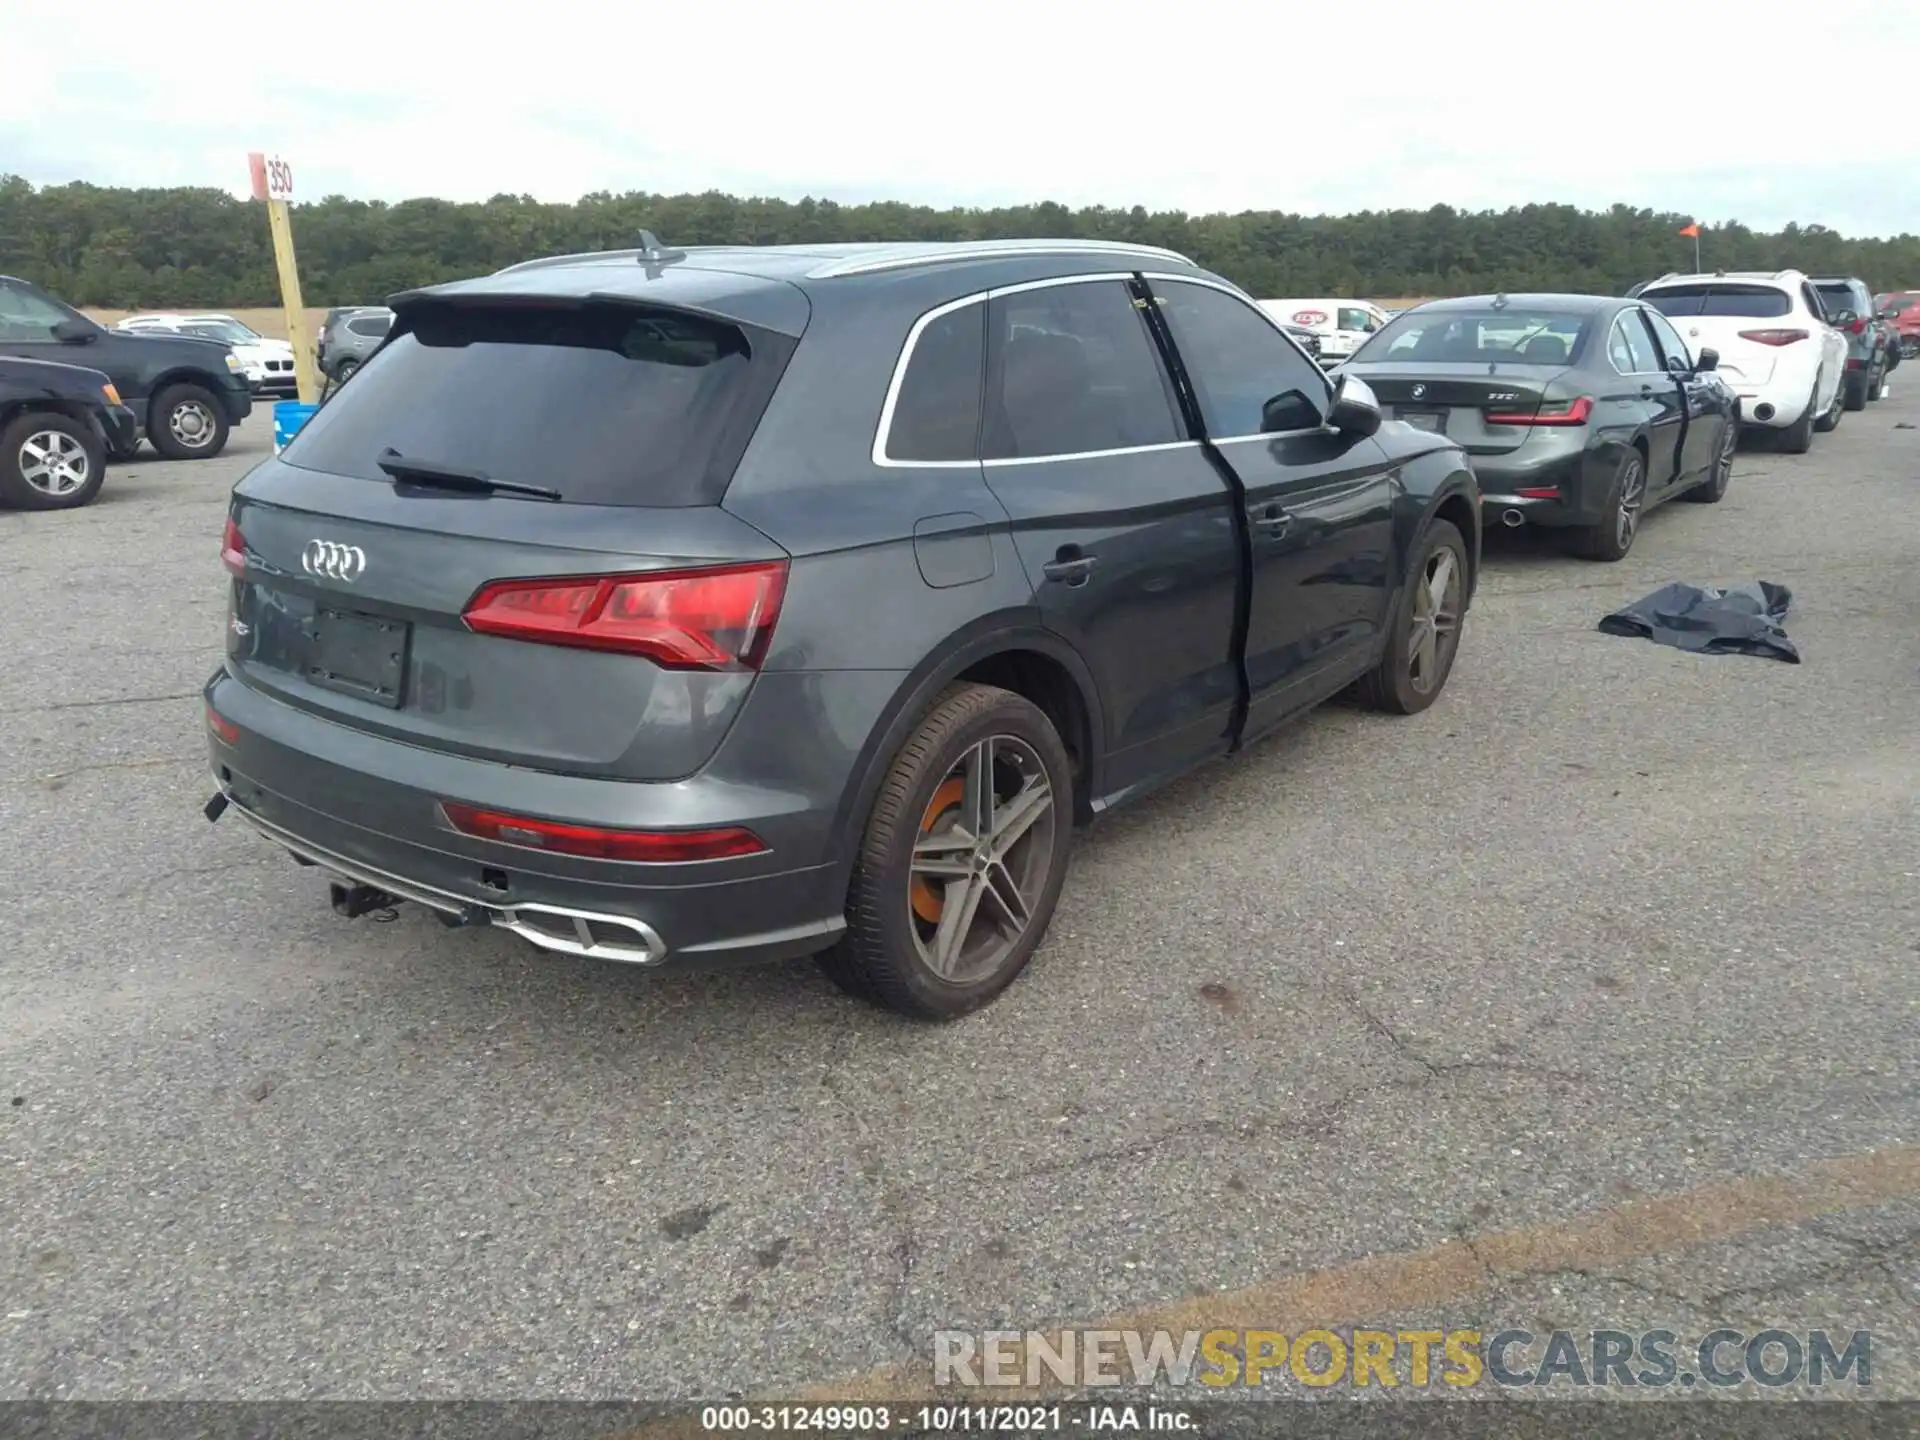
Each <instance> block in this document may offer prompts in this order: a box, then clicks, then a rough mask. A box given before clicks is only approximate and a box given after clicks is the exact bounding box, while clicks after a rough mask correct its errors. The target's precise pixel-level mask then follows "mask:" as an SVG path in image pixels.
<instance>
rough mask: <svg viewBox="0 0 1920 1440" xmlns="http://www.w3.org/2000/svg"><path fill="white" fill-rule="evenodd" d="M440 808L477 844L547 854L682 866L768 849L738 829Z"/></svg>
mask: <svg viewBox="0 0 1920 1440" xmlns="http://www.w3.org/2000/svg"><path fill="white" fill-rule="evenodd" d="M440 809H441V812H442V813H443V814H445V815H446V817H447V822H448V823H449V824H450V825H452V826H453V828H454V829H456V830H458V831H459V832H460V833H461V834H463V835H471V836H473V837H474V838H475V839H477V840H493V841H497V842H498V843H500V844H502V845H517V846H519V847H520V848H521V849H523V850H543V851H545V852H546V853H548V854H550V855H582V856H585V857H587V858H588V859H590V860H630V861H637V862H640V863H643V864H652V865H680V864H686V863H688V862H690V861H694V860H729V859H733V858H736V857H738V856H741V855H759V854H762V853H764V852H765V850H766V848H767V846H766V842H765V841H763V840H762V839H761V838H760V837H759V836H758V835H755V834H754V833H753V832H752V831H751V830H747V829H743V828H742V827H740V826H738V825H728V826H725V827H723V828H721V829H718V830H607V829H603V828H601V827H600V826H598V825H565V824H562V823H560V822H559V821H557V820H535V819H532V818H531V817H529V816H525V815H507V814H503V813H502V812H500V811H498V810H480V809H476V808H475V807H474V806H471V805H458V804H455V803H454V802H453V801H451V800H443V801H441V802H440Z"/></svg>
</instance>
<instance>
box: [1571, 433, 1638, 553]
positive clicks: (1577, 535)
mask: <svg viewBox="0 0 1920 1440" xmlns="http://www.w3.org/2000/svg"><path fill="white" fill-rule="evenodd" d="M1646 504H1647V462H1646V461H1645V459H1643V458H1642V457H1641V454H1640V452H1639V451H1638V450H1629V451H1628V452H1627V453H1626V455H1625V457H1624V458H1622V460H1621V461H1620V465H1619V468H1618V469H1616V470H1615V471H1614V472H1613V483H1612V484H1611V485H1609V486H1608V487H1607V498H1606V505H1605V509H1604V512H1603V513H1604V516H1605V518H1604V519H1602V520H1600V521H1599V522H1597V523H1596V524H1593V525H1589V526H1587V527H1586V528H1585V529H1582V530H1576V531H1574V532H1573V536H1572V540H1573V549H1574V552H1575V553H1576V554H1579V555H1584V556H1585V557H1586V558H1587V559H1589V560H1605V561H1609V562H1611V561H1614V560H1624V559H1626V558H1627V552H1628V551H1629V550H1631V549H1633V537H1634V536H1636V535H1638V534H1639V533H1640V516H1641V514H1642V513H1643V512H1644V511H1645V509H1646Z"/></svg>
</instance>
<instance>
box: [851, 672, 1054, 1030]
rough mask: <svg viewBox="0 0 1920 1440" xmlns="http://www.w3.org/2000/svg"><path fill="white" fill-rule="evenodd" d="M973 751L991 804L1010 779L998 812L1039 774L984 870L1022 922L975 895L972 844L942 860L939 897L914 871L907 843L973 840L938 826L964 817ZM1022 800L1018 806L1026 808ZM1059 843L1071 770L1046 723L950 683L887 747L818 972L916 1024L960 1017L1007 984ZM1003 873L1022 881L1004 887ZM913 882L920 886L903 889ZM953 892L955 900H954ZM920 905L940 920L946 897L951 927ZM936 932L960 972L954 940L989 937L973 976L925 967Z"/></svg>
mask: <svg viewBox="0 0 1920 1440" xmlns="http://www.w3.org/2000/svg"><path fill="white" fill-rule="evenodd" d="M983 747H985V750H986V755H987V759H986V763H985V764H984V766H981V767H979V768H980V769H981V770H983V771H984V772H985V773H987V774H990V775H994V776H995V777H996V783H995V785H994V787H993V789H994V804H995V805H996V806H997V805H999V804H1000V803H1002V802H1001V799H1000V797H999V794H998V792H999V790H1000V788H1001V787H1002V784H1004V783H1006V781H1007V780H1008V779H1011V780H1012V782H1013V785H1012V788H1013V793H1012V794H1011V795H1009V796H1008V797H1006V799H1007V802H1008V810H1007V811H1006V812H1003V813H1004V814H1005V815H1006V816H1008V817H1009V818H1012V817H1013V816H1014V815H1015V812H1018V811H1020V810H1021V808H1022V807H1021V806H1020V804H1019V803H1018V802H1019V801H1020V799H1021V797H1022V796H1032V795H1034V793H1035V779H1036V777H1043V778H1044V780H1045V782H1046V785H1047V787H1048V788H1047V793H1046V796H1045V799H1044V804H1045V805H1046V807H1047V808H1046V810H1045V811H1044V812H1043V813H1039V814H1037V815H1036V816H1035V818H1034V819H1033V820H1031V821H1030V822H1029V823H1028V824H1027V825H1026V826H1024V827H1021V828H1020V829H1019V830H1018V833H1017V834H1016V835H1015V837H1014V839H1013V840H1011V841H1010V842H1009V846H1010V848H1009V850H1008V851H1007V852H1006V856H1005V858H1006V860H1007V863H1006V864H1003V865H1001V866H1000V868H999V871H998V872H997V873H999V874H1000V875H1002V876H1004V877H1006V882H1007V883H1010V884H1015V897H1016V898H1017V899H1018V900H1019V901H1020V902H1021V905H1022V907H1023V908H1024V909H1025V911H1026V915H1027V919H1026V922H1025V925H1024V928H1021V927H1018V926H1010V923H1009V921H1008V920H1007V918H1006V917H1007V916H1008V915H1009V913H1010V911H1009V910H1008V909H1007V907H1006V906H1005V905H1004V904H1002V903H1001V902H1000V901H998V900H997V899H995V900H994V901H993V903H992V904H988V903H987V899H988V897H994V896H997V895H999V894H1000V893H1002V892H1001V890H1000V889H999V887H998V886H996V885H994V884H991V883H988V882H987V881H985V880H982V879H980V878H978V877H979V876H982V875H987V874H989V873H990V871H983V870H982V869H981V868H980V865H981V862H980V860H979V858H978V855H979V851H978V850H977V849H974V850H973V851H972V853H970V854H968V855H965V856H962V857H961V858H959V859H958V860H953V861H950V862H948V863H953V864H957V865H959V866H961V867H962V869H961V872H960V873H959V874H958V875H957V876H956V877H955V878H954V879H951V880H949V881H948V882H947V884H948V886H949V888H948V889H947V890H946V891H945V894H944V896H940V897H936V896H935V895H934V892H933V889H932V885H933V882H932V881H931V880H928V879H924V878H923V879H921V880H919V881H917V882H916V879H915V874H914V864H915V858H916V857H915V851H916V847H917V846H919V845H923V844H925V843H927V841H928V840H931V839H933V838H934V837H944V838H947V839H949V840H952V839H953V837H955V836H956V835H958V836H959V837H960V839H959V840H958V842H957V847H958V850H968V849H969V847H970V846H971V845H972V842H971V841H970V840H969V839H967V838H966V837H967V836H968V835H969V834H971V833H975V832H978V831H979V830H981V829H983V828H987V827H983V826H981V825H978V824H976V825H973V826H971V827H966V826H964V825H963V824H962V822H961V821H960V820H958V819H955V820H953V823H952V824H951V825H950V826H949V828H948V829H946V830H944V831H943V830H940V829H939V828H937V827H938V822H939V821H941V820H944V819H948V818H949V817H952V816H955V815H964V813H965V810H966V807H967V805H968V804H969V803H971V801H970V800H969V798H968V794H969V787H970V786H971V783H972V781H971V778H970V777H971V775H972V774H973V773H975V771H974V770H973V769H972V768H970V767H973V766H974V765H975V762H976V759H977V757H979V756H980V755H981V753H982V749H983ZM1015 762H1018V768H1015ZM1003 767H1004V768H1003ZM956 769H966V770H967V777H966V778H962V779H961V780H960V781H959V784H960V785H961V798H960V800H959V801H958V802H954V801H952V800H951V799H949V798H947V797H948V796H949V794H950V791H951V788H952V785H953V784H954V783H955V780H954V776H955V771H956ZM1033 803H1036V802H1033V801H1029V802H1028V805H1029V807H1030V806H1031V804H1033ZM943 807H951V808H943ZM1072 839H1073V767H1072V764H1071V762H1070V761H1069V760H1068V758H1067V750H1066V746H1065V745H1064V744H1062V743H1061V740H1060V736H1059V734H1058V733H1057V732H1056V731H1055V730H1054V728H1053V723H1052V722H1051V721H1050V720H1048V719H1047V717H1046V715H1045V714H1044V713H1043V712H1042V711H1041V710H1040V709H1039V707H1037V706H1035V705H1033V704H1032V703H1031V702H1029V701H1027V700H1026V699H1024V698H1022V697H1021V696H1019V695H1015V694H1013V693H1012V692H1011V691H1007V690H1000V689H996V688H994V687H992V686H989V685H964V684H963V685H953V686H949V687H948V688H947V689H946V690H945V691H943V692H942V693H941V695H940V697H939V698H938V699H937V700H935V701H934V704H933V708H932V709H931V710H929V711H928V712H927V715H926V717H925V718H924V719H923V720H922V721H921V722H920V725H919V728H918V729H916V730H915V731H914V733H913V735H912V737H911V738H910V739H909V740H908V741H907V742H906V744H905V745H903V746H902V747H901V748H900V753H899V754H898V755H896V756H895V757H894V761H893V765H892V767H891V769H889V771H888V772H887V777H886V779H885V780H883V781H882V782H881V785H880V793H879V795H878V796H877V797H876V798H875V800H874V803H873V811H872V814H871V815H870V816H869V818H868V820H867V828H866V833H865V834H864V835H863V836H862V838H861V842H860V852H859V854H858V856H857V857H856V858H855V860H854V866H853V880H852V883H851V885H850V886H849V887H848V892H847V930H846V934H845V935H843V936H842V937H841V939H840V941H839V943H838V944H836V945H835V946H834V947H833V949H831V950H829V951H827V952H826V953H824V954H822V955H821V956H819V957H818V958H819V964H820V968H821V969H823V970H824V971H826V973H827V975H828V976H829V977H830V978H831V979H832V980H833V981H834V983H835V984H837V985H838V986H839V987H840V988H841V989H842V990H845V991H846V992H847V993H848V994H850V995H856V996H858V997H859V998H861V999H863V1000H867V1001H870V1002H872V1003H873V1004H876V1005H880V1006H882V1007H884V1008H886V1009H888V1010H892V1011H895V1012H897V1013H898V1014H901V1015H905V1016H908V1017H910V1018H912V1019H915V1020H933V1021H945V1020H957V1019H959V1018H960V1017H961V1016H963V1015H968V1014H971V1013H972V1012H973V1011H975V1010H978V1009H980V1008H981V1007H982V1006H984V1005H986V1004H988V1003H989V1002H990V1001H992V1000H993V999H994V998H995V997H996V996H998V995H999V994H1000V992H1001V991H1003V990H1005V989H1006V988H1007V987H1008V986H1009V985H1011V984H1012V983H1013V982H1014V980H1015V979H1016V978H1017V977H1018V976H1019V974H1020V972H1021V971H1022V970H1024V969H1025V968H1026V966H1027V962H1028V961H1029V960H1031V959H1032V958H1033V952H1034V951H1035V950H1036V949H1037V948H1038V947H1039V944H1040V942H1041V940H1042V939H1043V938H1044V937H1045V935H1046V932H1047V925H1048V923H1049V922H1050V921H1051V920H1052V918H1053V911H1054V907H1055V906H1056V905H1057V904H1058V903H1059V899H1060V889H1061V886H1062V885H1064V884H1065V882H1066V876H1067V852H1068V848H1069V846H1070V845H1071V843H1072ZM1022 847H1025V848H1024V849H1023V848H1022ZM1016 857H1017V860H1016ZM923 858H925V857H923ZM969 866H970V867H971V869H970V870H969V869H968V868H966V867H969ZM1016 870H1018V871H1020V872H1021V874H1022V875H1024V877H1025V878H1026V880H1027V881H1028V885H1025V886H1023V885H1019V884H1018V883H1017V881H1018V879H1019V877H1018V876H1016V875H1015V874H1014V872H1015V871H1016ZM916 883H917V884H919V885H921V886H922V887H924V888H923V889H921V890H918V891H916V889H915V886H916ZM967 885H972V886H978V887H979V889H978V892H977V894H976V892H974V891H972V890H964V889H959V890H957V888H956V887H960V886H967ZM1029 887H1030V888H1031V892H1032V893H1031V894H1029V893H1028V889H1029ZM956 894H958V897H959V898H958V899H954V898H953V897H955V896H956ZM923 901H924V902H925V903H927V904H931V905H934V906H936V907H939V908H938V909H937V910H936V911H935V912H934V913H935V914H936V915H938V916H940V917H941V918H943V919H944V918H947V917H946V912H945V906H946V904H947V903H949V902H951V903H955V904H960V905H962V906H964V907H965V908H964V909H963V910H961V911H956V912H955V913H956V914H959V915H961V916H962V917H963V924H962V925H960V926H953V927H948V926H945V925H942V924H940V923H939V922H938V921H937V920H935V919H933V918H930V917H929V916H928V915H927V914H926V913H925V912H924V910H923V908H922V907H923ZM969 902H971V903H969ZM983 911H984V912H986V914H987V920H986V922H985V923H986V924H987V925H988V926H989V927H990V929H989V930H987V931H985V932H978V931H977V926H978V924H979V923H980V922H979V921H978V920H977V919H976V917H977V916H979V915H980V914H981V913H982V912H983ZM994 916H998V917H999V918H998V919H994V918H993V917H994ZM929 929H931V934H929V933H928V932H929ZM949 929H951V931H952V933H954V934H956V935H958V936H959V939H960V943H959V945H958V946H955V947H949V948H951V949H952V950H953V964H952V968H953V969H954V970H955V971H956V972H961V967H962V965H963V964H964V963H965V962H966V955H965V953H964V952H965V950H966V948H967V943H968V942H969V941H970V940H971V939H972V938H973V937H974V935H975V934H976V933H982V934H983V937H984V939H985V940H986V941H987V942H989V943H988V944H987V945H986V946H985V947H984V948H985V949H986V950H987V951H988V953H987V954H986V955H985V956H984V958H983V959H982V960H981V961H978V962H976V963H979V964H981V965H982V966H983V967H984V968H982V969H981V970H980V973H977V974H973V973H964V972H961V973H956V974H954V975H951V976H950V975H947V974H943V973H941V971H940V970H938V969H936V968H935V964H934V959H935V957H936V956H937V955H938V953H939V950H940V948H941V946H940V942H941V940H942V939H943V938H944V937H945V936H946V935H947V934H948V933H949ZM1010 929H1011V931H1012V934H1011V937H1010V935H1009V931H1010ZM929 947H932V948H931V949H930V948H929Z"/></svg>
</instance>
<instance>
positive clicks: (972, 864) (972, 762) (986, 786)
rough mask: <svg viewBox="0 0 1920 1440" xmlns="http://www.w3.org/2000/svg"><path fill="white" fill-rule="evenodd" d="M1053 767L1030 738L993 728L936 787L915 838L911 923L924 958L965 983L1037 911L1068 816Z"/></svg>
mask: <svg viewBox="0 0 1920 1440" xmlns="http://www.w3.org/2000/svg"><path fill="white" fill-rule="evenodd" d="M1056 812H1057V806H1056V804H1055V799H1054V794H1053V786H1052V784H1051V783H1050V782H1049V781H1048V779H1047V769H1046V766H1045V765H1043V764H1042V763H1041V762H1040V756H1039V755H1038V753H1036V752H1035V750H1034V748H1033V747H1032V746H1031V745H1029V744H1028V743H1027V742H1026V741H1025V740H1022V739H1020V738H1019V737H1017V736H1013V735H989V736H988V737H987V738H985V739H984V740H981V741H979V742H977V743H976V744H974V745H972V746H970V747H969V748H968V749H967V751H966V753H965V754H964V755H962V756H961V757H960V759H959V760H958V761H957V762H956V763H955V764H954V766H953V768H952V769H950V770H949V771H948V772H947V774H946V776H945V778H943V779H942V780H941V782H940V784H939V785H937V786H936V787H935V788H934V793H933V799H932V801H931V802H930V803H929V804H928V806H927V809H926V813H925V815H924V816H923V818H922V820H921V824H920V834H919V836H918V837H917V838H916V840H915V842H914V847H913V863H912V867H911V871H910V874H911V879H910V880H909V884H908V897H907V903H908V909H909V912H910V913H909V917H908V918H909V922H910V924H911V926H912V929H913V937H914V943H915V945H916V946H917V947H918V949H919V952H920V958H921V959H922V960H923V961H924V962H925V963H926V965H927V967H928V968H929V969H931V970H932V971H933V972H934V973H935V974H936V975H938V976H939V977H940V978H941V979H943V980H946V981H948V982H949V983H951V984H956V985H964V984H967V983H969V982H971V981H975V980H978V979H980V978H981V977H983V976H985V975H990V974H992V973H993V972H994V971H995V970H996V969H998V968H999V967H1000V966H1001V965H1002V964H1003V963H1004V962H1005V960H1006V958H1007V955H1008V952H1009V951H1011V950H1012V949H1013V948H1014V946H1016V945H1017V944H1019V943H1020V940H1021V937H1022V936H1024V935H1025V934H1026V933H1027V930H1028V928H1029V927H1030V926H1031V925H1032V923H1033V920H1034V912H1035V910H1036V909H1037V908H1038V905H1039V901H1040V897H1041V895H1042V894H1043V893H1044V892H1045V890H1046V886H1047V880H1048V877H1049V876H1050V875H1051V873H1052V869H1053V853H1054V843H1053V840H1054V827H1055V826H1056V825H1057V824H1058V823H1059V818H1058V815H1057V813H1056Z"/></svg>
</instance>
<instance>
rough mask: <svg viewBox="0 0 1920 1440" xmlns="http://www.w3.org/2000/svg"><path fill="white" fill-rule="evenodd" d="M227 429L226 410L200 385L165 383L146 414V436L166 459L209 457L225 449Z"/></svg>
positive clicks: (209, 458)
mask: <svg viewBox="0 0 1920 1440" xmlns="http://www.w3.org/2000/svg"><path fill="white" fill-rule="evenodd" d="M227 431H228V425H227V412H226V411H225V410H223V409H222V408H221V406H220V402H219V401H218V400H217V399H215V398H214V395H213V392H212V391H211V390H208V389H207V388H206V387H204V386H201V385H169V386H168V387H167V388H166V389H164V390H162V391H161V392H160V393H159V394H158V395H156V396H154V397H153V408H152V409H151V410H150V411H148V414H147V438H148V439H149V440H151V441H152V442H153V448H154V449H156V450H158V451H159V452H160V453H161V454H162V455H164V456H166V457H167V459H169V460H211V459H212V458H213V457H214V456H216V455H218V454H219V453H220V452H221V451H222V450H224V449H226V448H227Z"/></svg>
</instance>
